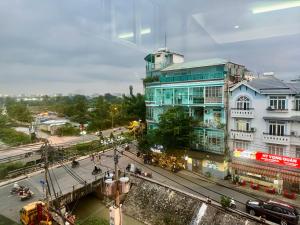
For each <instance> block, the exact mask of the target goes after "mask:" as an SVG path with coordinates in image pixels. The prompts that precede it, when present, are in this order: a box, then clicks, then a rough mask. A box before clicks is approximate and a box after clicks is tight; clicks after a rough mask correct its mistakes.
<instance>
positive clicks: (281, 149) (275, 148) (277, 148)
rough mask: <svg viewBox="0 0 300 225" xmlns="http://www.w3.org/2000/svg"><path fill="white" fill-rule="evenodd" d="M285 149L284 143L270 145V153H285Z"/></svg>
mask: <svg viewBox="0 0 300 225" xmlns="http://www.w3.org/2000/svg"><path fill="white" fill-rule="evenodd" d="M284 149H285V147H284V146H282V145H269V154H273V155H284Z"/></svg>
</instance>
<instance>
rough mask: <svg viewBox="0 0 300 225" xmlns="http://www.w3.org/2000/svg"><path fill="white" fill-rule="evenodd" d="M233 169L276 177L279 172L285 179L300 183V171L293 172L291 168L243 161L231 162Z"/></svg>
mask: <svg viewBox="0 0 300 225" xmlns="http://www.w3.org/2000/svg"><path fill="white" fill-rule="evenodd" d="M229 166H230V167H231V168H232V169H235V170H239V171H243V172H246V173H253V174H258V175H261V176H264V177H270V178H276V177H277V175H278V174H280V176H281V177H282V179H283V180H286V181H288V182H292V183H300V172H299V173H297V172H293V171H289V170H284V169H279V168H272V167H268V166H262V165H256V164H247V163H243V162H231V163H230V165H229Z"/></svg>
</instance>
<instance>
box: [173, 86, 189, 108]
mask: <svg viewBox="0 0 300 225" xmlns="http://www.w3.org/2000/svg"><path fill="white" fill-rule="evenodd" d="M174 101H175V104H177V105H181V104H188V89H187V88H175V90H174Z"/></svg>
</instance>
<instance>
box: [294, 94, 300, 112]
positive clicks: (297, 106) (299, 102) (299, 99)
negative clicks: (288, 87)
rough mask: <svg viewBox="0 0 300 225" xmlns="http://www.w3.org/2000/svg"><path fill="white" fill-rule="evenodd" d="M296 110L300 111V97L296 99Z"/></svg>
mask: <svg viewBox="0 0 300 225" xmlns="http://www.w3.org/2000/svg"><path fill="white" fill-rule="evenodd" d="M295 110H297V111H300V97H296V99H295Z"/></svg>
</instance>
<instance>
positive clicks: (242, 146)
mask: <svg viewBox="0 0 300 225" xmlns="http://www.w3.org/2000/svg"><path fill="white" fill-rule="evenodd" d="M248 146H249V144H248V142H246V141H234V147H233V148H234V150H247V149H248Z"/></svg>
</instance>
